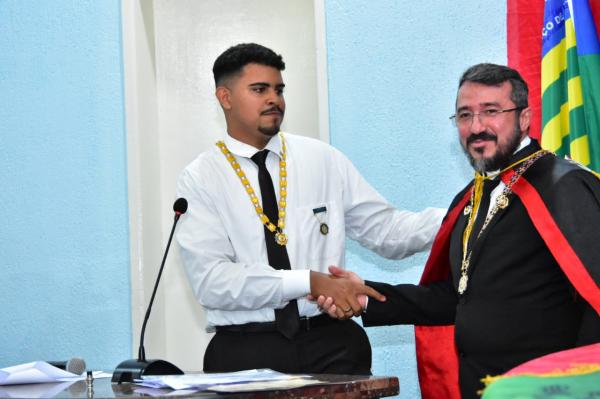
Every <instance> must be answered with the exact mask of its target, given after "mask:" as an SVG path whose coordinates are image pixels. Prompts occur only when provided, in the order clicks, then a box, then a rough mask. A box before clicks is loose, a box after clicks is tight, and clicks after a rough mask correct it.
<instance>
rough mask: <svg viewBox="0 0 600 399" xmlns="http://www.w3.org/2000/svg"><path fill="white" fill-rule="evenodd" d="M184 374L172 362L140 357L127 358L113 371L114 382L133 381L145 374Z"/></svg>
mask: <svg viewBox="0 0 600 399" xmlns="http://www.w3.org/2000/svg"><path fill="white" fill-rule="evenodd" d="M178 374H184V372H183V371H181V369H180V368H179V367H177V366H175V365H174V364H172V363H169V362H167V361H164V360H159V359H148V360H146V361H142V360H139V359H129V360H125V361H123V362H121V363H119V365H118V366H117V368H116V369H115V371H114V372H113V376H112V380H111V381H112V382H113V383H115V382H116V383H118V384H120V383H122V382H133V380H136V379H140V378H142V376H143V375H178Z"/></svg>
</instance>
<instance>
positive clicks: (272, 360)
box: [204, 316, 371, 375]
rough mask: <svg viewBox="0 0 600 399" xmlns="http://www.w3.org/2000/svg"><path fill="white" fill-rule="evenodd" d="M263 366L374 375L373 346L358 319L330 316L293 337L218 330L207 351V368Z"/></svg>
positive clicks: (212, 369)
mask: <svg viewBox="0 0 600 399" xmlns="http://www.w3.org/2000/svg"><path fill="white" fill-rule="evenodd" d="M327 317H328V316H327ZM260 368H269V369H273V370H276V371H280V372H283V373H310V374H354V375H371V345H370V343H369V339H368V337H367V334H366V333H365V331H364V330H363V328H362V327H361V326H359V325H358V324H356V323H355V322H354V321H352V320H344V321H339V320H334V319H331V322H330V323H326V324H324V325H319V326H316V327H311V328H309V329H303V330H301V331H299V332H298V334H297V335H296V336H295V337H294V338H293V339H291V340H290V339H287V338H285V337H284V336H283V335H281V334H280V333H278V332H277V331H266V332H245V331H219V330H218V331H217V333H216V334H215V336H214V337H213V339H212V340H211V341H210V343H209V345H208V347H207V348H206V352H205V354H204V371H205V372H229V371H239V370H248V369H260Z"/></svg>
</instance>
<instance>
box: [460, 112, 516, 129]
mask: <svg viewBox="0 0 600 399" xmlns="http://www.w3.org/2000/svg"><path fill="white" fill-rule="evenodd" d="M523 109H524V108H523V107H515V108H509V109H494V108H491V109H484V110H483V111H481V112H471V111H460V112H457V113H456V114H454V115H452V116H451V117H450V119H451V120H452V122H453V123H454V125H455V126H456V127H467V126H471V124H472V123H473V118H474V117H475V115H477V116H478V117H479V122H480V123H481V124H486V123H489V122H490V121H493V120H494V119H496V118H497V117H498V115H500V114H502V113H505V112H512V111H521V110H523Z"/></svg>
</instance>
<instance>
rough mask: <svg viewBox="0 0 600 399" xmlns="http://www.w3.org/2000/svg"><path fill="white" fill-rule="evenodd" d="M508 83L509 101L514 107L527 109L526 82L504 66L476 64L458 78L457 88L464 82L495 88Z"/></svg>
mask: <svg viewBox="0 0 600 399" xmlns="http://www.w3.org/2000/svg"><path fill="white" fill-rule="evenodd" d="M506 81H508V82H510V85H511V86H512V93H511V94H510V99H511V100H512V102H513V103H515V106H517V107H519V108H527V107H528V106H529V102H528V97H529V89H528V88H527V82H525V79H523V77H522V76H521V75H520V74H519V72H517V71H516V70H515V69H512V68H509V67H507V66H504V65H496V64H487V63H484V64H477V65H473V66H472V67H470V68H469V69H467V70H466V71H465V72H464V73H463V75H462V76H461V78H460V82H459V83H458V88H459V89H460V87H461V86H462V85H463V84H464V83H465V82H475V83H480V84H483V85H486V86H497V85H500V84H502V83H504V82H506Z"/></svg>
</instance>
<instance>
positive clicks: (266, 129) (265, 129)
mask: <svg viewBox="0 0 600 399" xmlns="http://www.w3.org/2000/svg"><path fill="white" fill-rule="evenodd" d="M279 126H280V125H279V124H278V123H275V124H273V126H259V127H258V131H259V132H261V133H262V134H264V135H265V136H269V137H273V136H275V135H276V134H277V133H279Z"/></svg>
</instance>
